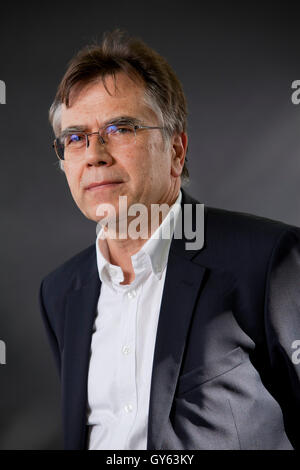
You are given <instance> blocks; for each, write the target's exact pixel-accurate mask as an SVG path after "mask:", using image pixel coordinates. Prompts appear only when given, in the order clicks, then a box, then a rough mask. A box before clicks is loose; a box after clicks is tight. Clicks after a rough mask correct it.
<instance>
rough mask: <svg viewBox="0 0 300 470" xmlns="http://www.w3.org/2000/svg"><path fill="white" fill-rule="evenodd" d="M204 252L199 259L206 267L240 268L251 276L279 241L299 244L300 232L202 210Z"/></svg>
mask: <svg viewBox="0 0 300 470" xmlns="http://www.w3.org/2000/svg"><path fill="white" fill-rule="evenodd" d="M204 214H205V215H204V247H203V248H204V249H203V250H202V252H201V251H200V253H201V255H200V253H199V255H200V257H201V259H202V260H203V262H205V263H207V265H209V264H212V265H214V266H219V267H220V266H227V267H230V266H231V267H232V268H234V269H235V268H237V267H238V268H239V269H240V268H241V266H244V267H245V269H246V270H248V271H250V272H251V271H252V268H253V271H254V272H255V271H256V270H257V267H258V266H266V265H267V264H268V261H269V260H270V257H271V255H272V252H273V250H274V249H276V247H277V246H278V245H279V244H280V243H281V242H282V240H283V241H285V242H286V243H287V244H289V243H292V244H298V243H300V228H299V227H296V226H294V225H290V224H287V223H284V222H281V221H277V220H273V219H269V218H266V217H261V216H257V215H254V214H250V213H246V212H237V211H231V210H225V209H219V208H216V207H210V206H205V209H204Z"/></svg>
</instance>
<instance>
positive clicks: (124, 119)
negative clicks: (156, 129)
mask: <svg viewBox="0 0 300 470" xmlns="http://www.w3.org/2000/svg"><path fill="white" fill-rule="evenodd" d="M118 123H121V124H133V125H141V124H142V121H141V120H140V119H138V118H136V117H133V116H125V115H122V116H116V117H114V118H112V119H108V120H107V121H105V122H104V123H103V124H102V126H101V127H105V126H108V125H110V124H111V125H114V124H118ZM70 132H87V126H77V125H72V126H68V127H66V128H65V129H64V130H63V131H62V133H61V134H60V138H63V137H65V136H66V135H68V134H70Z"/></svg>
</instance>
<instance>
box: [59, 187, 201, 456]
mask: <svg viewBox="0 0 300 470" xmlns="http://www.w3.org/2000/svg"><path fill="white" fill-rule="evenodd" d="M181 191H182V201H181V206H182V210H183V211H184V210H185V209H184V208H185V206H184V204H191V205H192V208H193V211H192V212H193V229H195V227H196V225H195V204H196V203H198V201H196V200H195V199H193V198H192V197H191V196H189V195H188V194H187V193H186V192H185V190H183V189H181ZM183 220H184V219H183ZM187 241H189V240H187V239H186V238H185V236H184V230H183V237H182V239H175V238H173V240H172V243H171V247H170V252H169V258H168V265H167V272H166V278H165V285H164V290H163V297H162V303H161V309H160V316H159V322H158V328H157V337H156V343H155V350H154V359H153V369H152V378H151V390H150V403H149V420H148V440H147V449H160V448H162V447H163V437H164V436H163V432H164V426H165V425H166V423H167V421H168V419H169V415H170V411H171V406H172V402H173V398H174V393H175V389H176V384H177V380H178V376H179V372H180V366H181V363H182V357H183V353H184V348H185V344H186V338H187V332H188V329H189V325H190V322H191V319H192V314H193V307H194V304H195V301H196V298H197V295H198V293H199V289H200V286H201V283H202V280H203V276H204V272H205V268H204V267H203V266H201V265H199V264H198V263H197V257H196V255H197V253H198V252H199V250H186V249H185V243H186V242H187ZM88 258H89V259H87V262H86V263H85V264H84V266H80V267H79V270H78V272H77V275H76V280H75V284H74V285H75V288H74V289H73V291H72V292H71V293H70V294H69V296H68V299H67V307H66V309H67V310H66V320H65V338H64V349H63V353H62V407H63V424H64V447H65V449H84V448H85V442H86V437H87V435H86V430H87V428H86V418H87V415H86V413H87V408H86V407H87V379H88V367H89V359H90V345H91V337H92V332H93V325H94V321H95V316H96V311H97V302H98V299H99V294H100V291H101V281H100V279H99V275H98V270H97V262H96V252H95V249H94V250H93V251H91V252H90V255H89V257H88ZM171 325H176V327H174V328H172V327H170V326H171Z"/></svg>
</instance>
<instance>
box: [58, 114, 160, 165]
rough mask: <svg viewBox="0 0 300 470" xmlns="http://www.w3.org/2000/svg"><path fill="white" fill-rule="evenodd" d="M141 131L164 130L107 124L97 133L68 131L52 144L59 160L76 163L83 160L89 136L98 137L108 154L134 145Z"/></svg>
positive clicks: (127, 124)
mask: <svg viewBox="0 0 300 470" xmlns="http://www.w3.org/2000/svg"><path fill="white" fill-rule="evenodd" d="M142 129H165V127H158V126H142V125H137V124H135V125H134V124H131V123H125V124H124V123H117V124H108V125H106V126H104V127H101V128H100V129H99V130H98V131H97V132H81V131H79V132H77V131H74V132H72V131H70V132H66V133H63V134H62V135H61V136H60V137H58V138H56V139H55V140H54V143H53V147H54V149H55V152H56V155H57V157H58V158H59V159H60V160H66V161H77V160H81V159H83V158H84V153H85V149H87V148H88V147H89V136H91V135H98V137H99V141H100V142H101V144H103V145H106V148H107V150H108V151H109V152H112V153H113V152H114V151H115V150H117V151H118V150H120V149H121V148H126V147H130V146H131V145H134V144H135V141H136V133H137V131H139V130H142Z"/></svg>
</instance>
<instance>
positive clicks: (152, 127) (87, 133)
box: [52, 123, 167, 161]
mask: <svg viewBox="0 0 300 470" xmlns="http://www.w3.org/2000/svg"><path fill="white" fill-rule="evenodd" d="M120 124H123V125H130V126H132V127H133V129H134V135H135V136H136V131H137V130H139V129H161V130H165V129H167V128H166V127H165V126H144V125H141V124H130V123H114V124H106V125H105V126H103V127H100V128H99V129H98V131H97V132H84V131H76V130H75V131H73V132H72V131H70V134H72V133H74V134H75V133H76V132H78V134H83V135H84V136H85V140H86V146H85V149H87V148H88V147H89V145H90V142H89V136H90V135H96V134H98V135H99V137H100V139H101V140H100V142H101V143H102V145H105V144H106V142H105V140H104V139H103V137H102V135H101V134H100V131H102V130H104V129H107V128H108V127H110V126H115V125H120ZM58 139H60V137H56V138H55V139H54V141H53V144H52V147H53V148H54V150H55V154H56V156H57V158H58V159H59V160H60V161H65V159H64V158H60V156H59V155H58V151H57V145H56V142H57V140H58Z"/></svg>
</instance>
